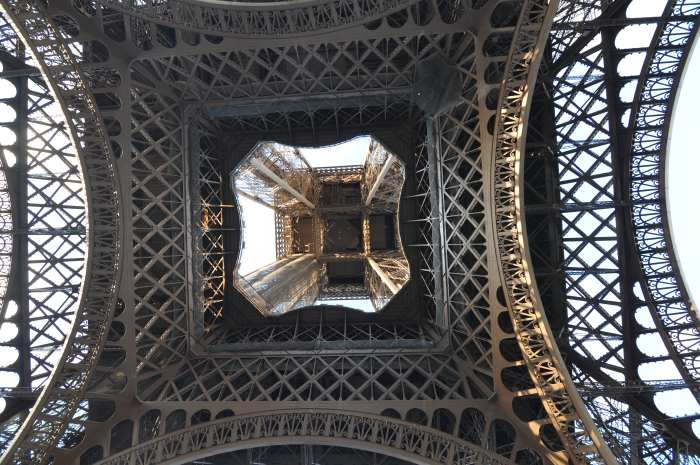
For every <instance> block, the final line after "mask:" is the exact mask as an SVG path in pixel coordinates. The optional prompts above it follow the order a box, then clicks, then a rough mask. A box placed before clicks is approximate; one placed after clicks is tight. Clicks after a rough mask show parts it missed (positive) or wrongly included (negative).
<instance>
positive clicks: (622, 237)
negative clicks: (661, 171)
mask: <svg viewBox="0 0 700 465" xmlns="http://www.w3.org/2000/svg"><path fill="white" fill-rule="evenodd" d="M628 4H629V2H625V1H620V2H613V3H605V2H602V3H601V4H598V3H594V2H589V3H585V4H584V3H577V2H562V5H561V6H560V9H559V11H560V12H559V13H558V17H557V19H556V20H555V21H557V22H558V24H559V25H558V26H556V27H555V28H554V29H553V31H552V33H551V35H550V37H551V41H552V50H553V54H552V55H553V57H552V60H553V63H552V64H551V65H550V68H549V70H548V71H549V72H551V73H553V76H552V77H553V79H554V81H553V86H552V88H551V90H552V94H553V95H552V102H553V104H554V107H553V108H554V116H555V132H556V144H555V146H554V151H555V156H556V157H557V158H556V159H555V161H556V163H557V164H558V165H559V176H560V180H559V185H558V188H559V191H560V195H561V199H560V202H561V203H560V204H558V205H556V206H555V208H556V209H557V211H559V212H561V213H559V215H560V221H561V227H562V230H563V231H562V236H563V241H562V242H563V261H562V262H561V265H560V266H561V268H560V269H561V271H562V272H563V273H564V276H565V285H566V301H565V305H566V315H564V317H565V320H566V324H567V326H568V328H567V331H566V335H565V336H564V337H565V338H566V342H564V341H562V342H561V344H562V346H563V347H566V346H569V349H567V353H566V355H567V358H568V359H569V361H570V363H571V364H572V376H573V381H574V384H576V385H579V384H581V383H583V384H585V383H586V382H587V380H590V379H596V380H598V381H600V382H606V383H609V384H611V385H612V384H616V383H617V384H618V385H619V386H621V387H625V386H627V385H630V384H632V385H633V384H636V383H638V382H639V376H640V373H639V372H638V368H639V367H640V364H641V362H643V361H644V360H645V356H644V355H643V354H641V353H640V351H639V348H638V347H637V344H636V341H637V337H638V336H639V335H640V334H643V333H648V332H649V329H647V328H642V327H641V326H639V324H638V323H637V322H635V312H636V310H637V309H638V308H639V305H640V304H642V303H641V302H639V301H638V298H637V297H636V296H635V295H634V294H633V284H634V283H635V281H638V280H639V279H640V272H639V269H638V267H637V265H636V263H635V262H636V259H635V258H634V249H635V246H634V242H633V241H632V230H631V229H630V228H629V226H628V224H629V223H628V222H627V218H626V217H625V215H626V214H627V212H626V205H628V204H627V203H625V202H624V199H627V198H628V193H627V191H626V189H627V187H626V186H627V185H628V177H627V176H628V174H627V173H628V167H627V166H628V165H627V164H628V163H629V159H628V157H629V154H628V152H627V151H628V150H629V146H628V144H627V142H626V133H625V132H626V129H625V126H626V124H627V121H628V120H629V115H630V110H632V106H633V104H632V103H631V100H632V99H631V97H630V98H629V99H628V98H627V97H624V96H623V93H625V94H626V93H627V92H626V91H625V92H623V91H622V88H623V86H624V89H627V88H630V86H632V87H631V88H632V89H634V88H635V87H637V83H638V80H637V74H639V72H636V73H635V72H634V71H627V68H625V72H623V73H622V75H620V68H619V67H620V66H621V65H620V63H621V62H622V61H623V58H624V57H626V56H628V55H639V54H640V53H641V49H638V48H632V49H627V48H625V46H624V45H622V46H621V45H619V44H616V42H615V41H614V39H615V37H616V35H617V33H618V32H620V31H622V30H623V29H624V28H625V27H626V26H630V28H631V27H632V26H631V25H635V24H648V25H654V26H655V27H656V28H657V29H659V30H661V29H663V27H664V26H663V23H664V21H665V20H664V16H665V14H664V15H661V16H660V17H644V18H634V17H626V16H625V10H626V8H627V6H628ZM572 13H573V16H571V14H572ZM674 17H675V19H676V20H678V21H679V22H680V23H684V24H687V22H688V21H690V20H691V18H690V17H689V16H683V15H678V16H674ZM567 18H575V20H573V21H571V20H568V19H567ZM683 29H686V30H687V28H686V27H683V28H681V29H676V31H678V32H679V31H681V30H683ZM682 35H683V33H681V34H679V36H682ZM649 39H651V37H649ZM576 50H578V52H576ZM650 50H651V51H653V48H650V49H649V50H646V49H645V50H644V53H648V52H649V51H650ZM563 52H566V53H563ZM641 69H642V70H641V72H642V73H644V72H646V71H645V70H646V69H648V68H647V67H646V65H645V66H643V67H641ZM630 73H632V74H630ZM620 76H621V77H620ZM639 88H640V89H641V87H639ZM618 95H619V96H620V98H619V99H618V97H617V96H618ZM634 113H635V112H634V111H632V115H633V118H634ZM531 242H532V239H531ZM538 281H539V278H538ZM588 283H597V284H596V287H595V288H593V287H591V286H590V284H588ZM592 367H600V368H598V369H593V368H592ZM601 368H602V369H601ZM591 377H592V378H591ZM619 392H620V391H619V390H616V389H614V388H610V390H609V394H607V395H606V394H604V393H602V392H601V393H600V395H601V396H602V397H600V398H598V399H595V400H594V399H590V398H584V400H585V402H586V403H587V405H589V407H590V406H593V407H594V408H593V409H589V410H590V411H591V413H592V415H593V417H594V420H595V422H596V424H597V425H598V427H599V429H600V431H601V434H602V435H603V437H604V439H605V440H606V441H607V442H608V444H609V445H610V447H611V448H612V449H613V452H614V453H615V454H616V455H617V457H618V458H619V460H620V461H623V462H632V463H634V462H635V461H647V462H649V463H668V462H667V461H666V460H668V459H669V457H675V458H673V459H672V460H686V459H688V458H687V457H686V458H683V457H685V456H684V454H686V453H687V449H688V444H695V443H696V442H697V440H696V439H695V438H693V436H692V433H691V432H689V431H684V430H685V427H683V426H681V425H680V424H679V423H678V422H676V421H673V420H671V421H669V419H668V418H667V416H666V415H665V414H662V413H661V412H659V411H658V409H657V407H656V406H655V405H654V402H653V398H652V396H651V395H646V396H645V395H640V396H637V395H620V394H619ZM597 405H601V406H602V405H606V406H607V407H605V408H602V407H601V408H600V409H599V410H596V409H597V408H598V407H596V406H597ZM613 410H615V413H612V412H613ZM606 412H607V413H606ZM606 415H610V416H609V417H607V416H606ZM623 419H624V421H623ZM617 422H619V423H617ZM678 426H681V427H680V428H678ZM653 431H657V432H659V433H658V434H656V436H655V440H654V441H649V442H648V443H647V442H645V440H643V439H640V438H642V437H650V436H649V435H651V436H654V433H653ZM661 431H665V432H666V433H664V434H661V433H660V432H661ZM649 432H652V433H649ZM645 435H646V436H645ZM662 438H665V439H662ZM663 441H667V447H675V448H676V452H668V453H664V454H659V453H657V452H656V451H657V450H658V448H659V447H661V446H660V444H661V443H662V442H663ZM691 447H696V446H691ZM684 451H685V452H684Z"/></svg>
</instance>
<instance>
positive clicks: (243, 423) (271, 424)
mask: <svg viewBox="0 0 700 465" xmlns="http://www.w3.org/2000/svg"><path fill="white" fill-rule="evenodd" d="M309 442H313V443H314V444H332V445H334V446H339V447H351V448H358V449H365V450H369V451H373V452H379V453H383V454H386V455H389V456H394V457H398V458H404V459H406V458H407V459H409V460H411V461H413V462H415V463H419V464H423V465H436V464H448V465H476V464H479V465H507V464H509V465H510V464H512V462H511V461H510V460H508V459H506V458H504V457H501V456H499V455H497V454H495V453H493V452H490V451H487V450H485V449H483V448H481V447H479V446H476V445H473V444H469V443H467V442H465V441H462V440H461V439H458V438H456V437H455V436H452V435H449V434H446V433H443V432H441V431H438V430H435V429H432V428H428V427H425V426H421V425H418V424H415V423H409V422H405V421H401V420H395V419H392V418H388V417H382V416H378V415H367V414H361V413H351V412H344V411H337V410H322V409H313V410H283V411H275V412H267V413H258V414H253V415H241V416H236V417H230V418H226V419H224V420H219V421H214V422H209V423H203V424H200V425H197V426H193V427H190V428H188V429H185V430H181V431H177V432H174V433H170V434H168V435H165V436H162V437H160V438H158V439H155V440H152V441H148V442H146V443H143V444H141V445H139V446H136V447H132V448H130V449H128V450H126V451H124V452H122V453H120V454H117V455H113V456H111V457H109V458H107V459H105V460H102V461H101V462H98V463H97V465H150V464H153V463H159V464H163V465H179V464H182V463H185V462H189V461H192V460H195V459H197V458H202V457H208V456H211V455H214V454H217V453H222V452H227V451H233V450H240V449H247V448H251V447H261V446H270V445H279V444H302V443H307V444H308V443H309Z"/></svg>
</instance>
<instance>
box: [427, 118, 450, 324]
mask: <svg viewBox="0 0 700 465" xmlns="http://www.w3.org/2000/svg"><path fill="white" fill-rule="evenodd" d="M425 127H426V131H427V135H426V147H427V148H426V150H427V151H428V176H429V179H430V205H431V213H430V221H431V229H432V237H433V248H432V250H433V275H434V276H433V281H434V283H435V297H436V298H435V306H436V309H435V324H436V325H437V326H438V327H440V328H443V329H447V327H448V326H449V324H450V322H449V314H448V311H447V306H446V305H445V302H446V301H447V294H446V292H447V282H446V280H447V269H446V268H445V266H446V258H445V247H444V246H445V245H446V244H447V242H446V239H445V223H444V221H443V215H444V211H445V207H444V204H443V197H442V195H441V192H442V186H443V182H442V169H441V165H442V160H441V153H442V152H441V150H440V138H439V137H436V134H435V132H436V127H435V120H434V118H432V117H429V118H427V121H426V124H425Z"/></svg>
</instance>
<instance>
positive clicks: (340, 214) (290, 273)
mask: <svg viewBox="0 0 700 465" xmlns="http://www.w3.org/2000/svg"><path fill="white" fill-rule="evenodd" d="M404 179H405V167H404V165H403V163H402V161H401V160H400V159H399V158H398V157H397V156H396V155H395V154H393V153H392V152H391V151H389V150H388V149H387V148H386V147H384V146H383V145H382V144H381V143H380V142H378V141H377V140H375V139H373V138H371V137H368V136H362V137H357V138H355V139H352V140H350V141H347V142H345V143H341V144H337V145H332V146H327V147H321V148H313V149H311V148H309V149H305V148H302V147H292V146H288V145H283V144H279V143H275V142H260V143H258V144H257V145H256V146H255V147H254V148H253V149H252V150H251V152H250V153H249V154H248V155H247V156H246V157H245V158H244V159H243V160H242V161H241V163H240V164H239V165H238V166H237V167H236V168H235V169H234V170H233V172H232V173H231V179H230V182H231V187H232V192H234V194H235V198H236V203H237V205H238V208H239V213H240V218H241V228H242V235H241V245H240V247H239V257H238V261H237V263H236V269H235V272H234V284H235V286H236V288H237V289H238V291H239V292H241V293H242V294H243V295H244V296H245V297H246V298H247V299H248V300H249V301H250V302H251V303H252V304H253V305H254V306H255V307H256V308H257V309H258V310H259V311H260V312H261V313H263V314H265V315H280V314H283V313H286V312H288V311H290V310H294V309H297V308H302V307H308V306H311V305H339V306H342V307H347V308H354V309H357V310H362V311H366V312H376V311H379V310H381V308H382V307H384V306H385V305H386V303H388V302H389V300H391V298H392V297H393V296H394V295H396V294H397V293H398V292H399V291H400V290H401V288H402V287H403V286H404V284H405V283H406V282H407V281H408V278H409V274H410V273H409V264H408V260H407V259H406V256H405V254H404V252H403V248H402V245H401V234H400V228H399V218H398V211H399V205H400V200H401V190H402V187H403V184H404Z"/></svg>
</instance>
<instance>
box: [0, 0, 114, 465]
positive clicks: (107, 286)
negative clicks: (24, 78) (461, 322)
mask: <svg viewBox="0 0 700 465" xmlns="http://www.w3.org/2000/svg"><path fill="white" fill-rule="evenodd" d="M38 5H39V4H38V3H35V2H27V1H22V0H9V1H3V2H2V3H0V9H1V10H2V12H3V14H5V15H6V16H7V18H8V19H9V20H10V22H11V23H12V26H13V28H14V29H15V31H16V32H17V34H18V36H19V37H20V38H21V40H22V42H23V43H24V44H25V46H26V47H27V49H28V51H29V52H30V53H31V54H32V56H33V57H34V58H35V60H36V62H37V64H38V66H39V68H40V70H41V73H42V75H43V77H44V79H45V81H46V83H47V84H48V86H49V87H50V89H51V92H52V93H53V94H54V98H55V101H56V103H57V104H59V105H60V107H61V110H62V112H63V115H64V116H65V117H66V123H67V125H68V126H69V128H70V136H71V141H72V143H73V145H74V147H75V148H76V151H77V153H78V155H79V157H80V161H81V167H82V171H83V174H84V179H89V180H90V182H89V183H85V186H84V188H85V193H86V204H87V209H88V212H89V215H88V228H87V239H86V240H87V247H88V250H87V257H86V265H85V279H84V281H83V283H82V287H81V292H80V304H79V306H78V309H77V311H76V315H75V320H74V321H73V325H72V327H71V330H70V332H69V334H67V335H66V338H65V342H64V347H63V351H62V353H61V358H60V360H59V361H58V362H57V363H56V366H55V368H54V371H53V373H52V374H51V377H50V378H49V380H48V381H47V383H46V385H45V387H44V390H43V391H42V393H41V395H40V396H39V398H38V399H37V401H36V404H35V405H34V407H33V409H32V410H31V412H30V413H29V414H28V415H27V418H26V419H25V421H24V423H23V424H22V427H21V428H20V429H19V431H18V432H17V434H16V435H15V437H14V439H13V441H12V443H11V444H10V446H9V448H8V450H7V452H6V453H5V455H4V456H3V457H2V459H0V463H1V464H3V465H7V464H41V463H44V462H46V460H48V458H49V455H50V453H51V450H52V449H53V447H55V445H56V443H57V442H58V440H59V439H60V437H61V435H62V434H63V431H64V430H65V429H66V427H67V425H68V423H69V422H70V420H71V418H72V416H73V414H74V412H75V410H76V408H77V407H78V404H79V403H80V401H81V399H82V395H83V393H84V391H85V389H86V387H87V384H88V381H89V379H90V377H91V374H92V372H93V371H94V369H95V367H96V366H97V363H98V361H99V357H100V353H101V349H102V346H103V343H104V339H105V336H106V334H107V331H108V328H109V319H110V316H111V310H112V309H113V308H114V303H115V299H116V274H117V270H118V263H119V258H120V249H119V238H118V234H119V223H120V219H119V215H118V207H119V199H118V191H117V184H116V182H115V179H114V173H115V170H114V166H113V163H112V156H111V148H110V146H109V142H108V138H107V136H106V134H107V132H106V130H105V128H104V125H103V123H102V118H101V116H100V113H99V109H98V107H97V105H96V102H95V100H94V97H93V96H92V93H91V91H90V89H89V86H88V84H87V82H86V80H85V77H84V76H83V74H82V72H81V70H80V67H79V65H78V63H77V61H76V60H75V57H74V56H73V55H72V54H71V52H70V50H69V48H68V47H67V46H66V44H65V43H64V42H63V40H62V38H61V35H60V33H59V32H58V30H57V29H56V27H55V26H54V25H53V23H52V22H51V21H50V20H49V19H48V18H47V17H46V15H45V14H44V12H43V11H42V10H41V9H40V7H39V6H38Z"/></svg>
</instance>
